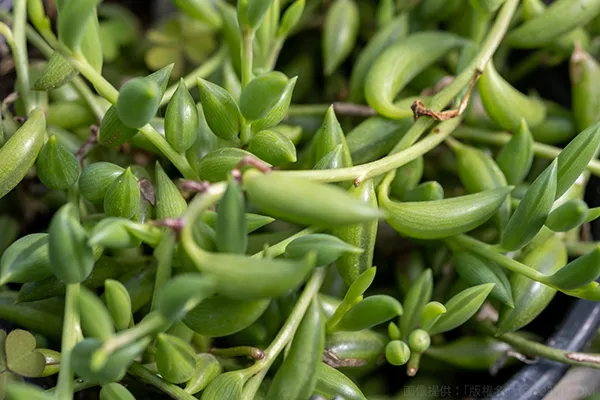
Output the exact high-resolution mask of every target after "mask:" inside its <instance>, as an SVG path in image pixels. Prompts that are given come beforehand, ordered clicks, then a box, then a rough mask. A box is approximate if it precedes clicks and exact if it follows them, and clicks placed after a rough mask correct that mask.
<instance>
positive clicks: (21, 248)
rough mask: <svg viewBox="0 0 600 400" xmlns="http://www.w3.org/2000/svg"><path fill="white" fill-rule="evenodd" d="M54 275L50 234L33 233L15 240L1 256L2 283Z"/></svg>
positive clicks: (37, 279)
mask: <svg viewBox="0 0 600 400" xmlns="http://www.w3.org/2000/svg"><path fill="white" fill-rule="evenodd" d="M51 275H52V270H51V268H50V261H49V259H48V234H47V233H32V234H29V235H27V236H23V237H22V238H20V239H19V240H17V241H15V242H13V243H12V244H11V245H10V246H9V247H8V248H7V249H6V250H5V251H4V253H3V254H2V258H0V284H1V285H4V284H6V283H9V282H16V283H26V282H37V281H40V280H42V279H44V278H47V277H49V276H51Z"/></svg>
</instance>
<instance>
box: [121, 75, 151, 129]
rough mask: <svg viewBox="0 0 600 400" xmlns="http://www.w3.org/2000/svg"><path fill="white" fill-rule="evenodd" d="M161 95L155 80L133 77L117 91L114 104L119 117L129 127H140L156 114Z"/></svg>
mask: <svg viewBox="0 0 600 400" xmlns="http://www.w3.org/2000/svg"><path fill="white" fill-rule="evenodd" d="M161 97H162V95H161V91H160V86H159V85H158V84H157V83H156V82H153V81H152V80H149V79H145V78H134V79H132V80H130V81H129V82H127V83H126V84H125V85H123V87H122V88H121V90H120V91H119V98H118V100H117V105H116V107H117V113H118V115H119V118H120V119H121V121H123V123H124V124H125V125H127V126H128V127H130V128H136V129H137V128H141V127H143V126H144V125H146V124H147V123H148V122H150V120H151V119H152V118H154V116H155V115H156V111H157V110H158V107H159V106H160V99H161Z"/></svg>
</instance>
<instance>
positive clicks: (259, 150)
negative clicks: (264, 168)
mask: <svg viewBox="0 0 600 400" xmlns="http://www.w3.org/2000/svg"><path fill="white" fill-rule="evenodd" d="M248 151H250V152H251V153H252V154H254V155H256V156H257V157H258V158H260V159H261V160H264V161H266V162H268V163H269V164H271V165H274V166H281V165H284V164H287V163H293V162H296V147H295V146H294V143H293V142H292V141H291V140H290V139H289V138H288V137H287V136H285V135H283V134H281V133H279V132H277V131H274V130H264V131H260V132H258V133H257V134H255V135H254V136H252V139H250V142H249V143H248Z"/></svg>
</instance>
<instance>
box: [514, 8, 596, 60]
mask: <svg viewBox="0 0 600 400" xmlns="http://www.w3.org/2000/svg"><path fill="white" fill-rule="evenodd" d="M598 13H600V2H598V1H595V0H558V1H555V2H553V3H552V5H551V6H550V7H548V9H547V10H546V11H544V12H543V13H542V14H540V15H538V16H536V17H534V18H532V19H530V20H528V21H526V22H525V23H523V24H522V25H520V26H519V27H517V28H516V29H513V30H512V31H511V32H510V33H509V34H508V35H507V36H506V43H507V44H508V45H510V46H512V47H518V48H533V47H540V46H544V45H547V44H550V43H552V42H553V41H554V40H555V39H556V38H558V37H559V36H562V35H563V34H565V33H568V32H569V31H571V30H573V29H574V28H576V27H578V26H583V25H585V24H586V23H588V22H589V21H591V20H592V19H593V18H594V17H596V16H597V15H598ZM550 27H552V29H549V28H550Z"/></svg>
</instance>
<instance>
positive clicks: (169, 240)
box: [150, 232, 175, 310]
mask: <svg viewBox="0 0 600 400" xmlns="http://www.w3.org/2000/svg"><path fill="white" fill-rule="evenodd" d="M174 248H175V234H174V233H173V232H167V233H166V234H165V235H164V236H163V238H162V240H161V241H160V243H159V244H158V246H157V247H156V249H155V250H154V256H155V257H156V260H157V261H158V264H157V267H156V278H155V279H154V292H153V296H152V304H151V307H150V309H151V310H154V307H155V305H156V303H155V301H156V298H157V295H158V292H159V291H160V289H162V287H163V286H164V285H165V283H167V281H168V280H169V279H170V278H171V272H172V268H171V266H172V260H173V250H174Z"/></svg>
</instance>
